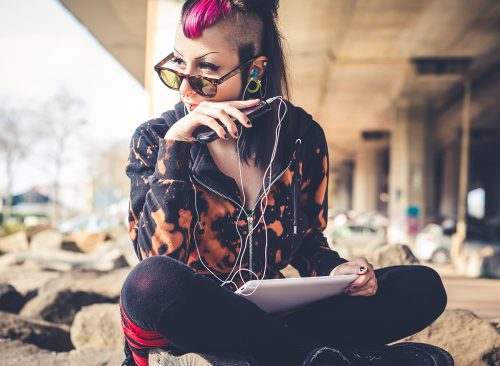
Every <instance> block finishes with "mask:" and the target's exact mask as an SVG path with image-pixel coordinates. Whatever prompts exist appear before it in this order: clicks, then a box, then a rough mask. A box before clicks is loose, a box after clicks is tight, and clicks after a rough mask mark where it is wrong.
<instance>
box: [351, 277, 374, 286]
mask: <svg viewBox="0 0 500 366" xmlns="http://www.w3.org/2000/svg"><path fill="white" fill-rule="evenodd" d="M371 278H372V277H371V276H359V277H358V278H357V279H356V280H354V281H353V282H352V283H351V284H350V285H349V287H352V288H361V287H363V286H366V284H367V283H368V282H369V281H370V279H371Z"/></svg>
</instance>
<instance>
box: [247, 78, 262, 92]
mask: <svg viewBox="0 0 500 366" xmlns="http://www.w3.org/2000/svg"><path fill="white" fill-rule="evenodd" d="M252 81H253V82H254V83H255V86H254V87H253V88H251V87H250V86H248V91H249V92H250V93H257V92H258V91H259V89H260V87H261V82H260V80H259V79H257V78H254V77H252V78H250V81H249V82H248V85H250V83H251V82H252Z"/></svg>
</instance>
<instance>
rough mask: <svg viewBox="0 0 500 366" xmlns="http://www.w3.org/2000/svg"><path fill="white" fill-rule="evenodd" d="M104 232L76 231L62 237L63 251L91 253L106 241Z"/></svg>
mask: <svg viewBox="0 0 500 366" xmlns="http://www.w3.org/2000/svg"><path fill="white" fill-rule="evenodd" d="M107 237H108V235H107V234H106V233H105V232H96V233H95V232H94V233H92V232H87V231H77V232H74V233H71V234H68V235H66V236H65V237H64V241H63V246H62V248H63V249H66V250H72V251H77V252H82V253H91V252H93V251H94V250H95V249H97V247H98V246H99V245H100V244H101V243H102V242H104V241H105V240H106V239H107Z"/></svg>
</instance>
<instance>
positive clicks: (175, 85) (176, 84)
mask: <svg viewBox="0 0 500 366" xmlns="http://www.w3.org/2000/svg"><path fill="white" fill-rule="evenodd" d="M160 77H161V79H162V80H163V82H164V83H165V84H166V85H167V86H168V87H169V88H171V89H174V90H179V88H180V86H181V79H180V78H179V77H178V76H177V75H176V74H175V73H173V72H172V71H170V70H165V69H163V70H161V71H160Z"/></svg>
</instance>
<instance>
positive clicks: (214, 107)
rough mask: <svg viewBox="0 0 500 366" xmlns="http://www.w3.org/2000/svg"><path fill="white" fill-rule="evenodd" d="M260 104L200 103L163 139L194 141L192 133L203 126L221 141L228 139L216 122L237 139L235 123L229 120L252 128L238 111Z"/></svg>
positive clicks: (239, 101)
mask: <svg viewBox="0 0 500 366" xmlns="http://www.w3.org/2000/svg"><path fill="white" fill-rule="evenodd" d="M259 103H260V100H259V99H250V100H234V101H224V102H211V101H202V102H201V103H200V104H198V105H197V106H196V108H194V109H193V110H192V111H191V112H190V113H188V114H187V115H185V116H184V117H182V118H181V119H180V120H178V121H177V122H176V123H175V124H174V125H173V126H172V127H170V128H169V129H168V131H167V133H166V134H165V137H164V138H165V139H171V140H182V141H194V140H196V138H195V137H193V132H194V130H196V129H197V128H198V127H199V126H201V125H205V126H208V127H210V128H211V129H212V130H214V131H215V132H216V133H217V135H219V137H220V138H222V139H226V140H227V139H228V138H229V136H226V135H227V134H226V131H225V130H224V127H223V126H221V125H220V124H219V123H218V122H217V121H216V120H217V119H218V120H219V121H221V122H222V123H223V124H224V125H225V126H226V128H227V130H228V131H229V133H230V134H231V135H232V136H233V137H234V138H238V135H237V132H238V129H237V127H236V123H235V122H234V121H233V120H232V119H231V117H232V118H235V119H236V120H237V121H238V122H239V123H241V124H242V125H243V126H245V127H246V128H250V127H252V125H251V123H250V121H249V119H248V117H247V116H246V114H245V113H243V112H241V111H240V109H244V108H248V107H252V106H254V105H258V104H259Z"/></svg>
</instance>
